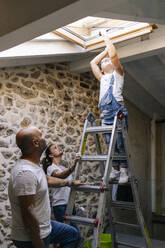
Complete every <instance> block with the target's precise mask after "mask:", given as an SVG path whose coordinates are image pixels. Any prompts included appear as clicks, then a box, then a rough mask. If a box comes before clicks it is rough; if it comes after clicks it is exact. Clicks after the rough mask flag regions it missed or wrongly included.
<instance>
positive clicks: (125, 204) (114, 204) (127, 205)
mask: <svg viewBox="0 0 165 248" xmlns="http://www.w3.org/2000/svg"><path fill="white" fill-rule="evenodd" d="M111 205H112V207H115V208H124V209H132V210H135V203H134V202H126V201H112V203H111Z"/></svg>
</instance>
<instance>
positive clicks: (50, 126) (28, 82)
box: [0, 64, 98, 248]
mask: <svg viewBox="0 0 165 248" xmlns="http://www.w3.org/2000/svg"><path fill="white" fill-rule="evenodd" d="M97 89H98V86H97V84H96V82H95V81H93V78H92V77H91V75H90V74H86V75H85V74H84V75H74V74H71V73H70V72H69V71H67V67H66V66H65V65H62V64H60V65H50V64H49V65H42V66H28V67H21V68H9V69H1V70H0V160H1V163H0V203H1V204H0V246H1V247H4V248H5V247H7V244H8V247H10V241H8V239H9V237H10V236H9V233H10V228H9V225H10V216H11V212H10V206H9V202H8V195H7V185H8V179H9V176H10V171H11V169H12V167H13V165H14V162H15V160H16V159H17V158H18V157H19V156H20V152H19V150H18V149H17V148H16V145H15V134H16V132H17V131H18V130H19V129H20V128H21V127H25V126H28V125H35V126H37V127H38V128H39V129H41V130H42V131H43V133H44V135H45V137H46V140H47V141H48V142H49V141H52V142H58V144H60V145H62V146H63V148H64V151H65V156H64V159H65V160H67V161H68V162H69V164H70V163H71V162H72V159H73V158H74V156H75V153H76V152H77V151H78V148H79V144H80V138H81V133H82V129H83V125H84V119H85V117H86V115H87V114H88V113H89V112H90V111H92V112H93V113H95V114H96V116H98V109H97V105H98V92H97ZM90 146H92V144H90Z"/></svg>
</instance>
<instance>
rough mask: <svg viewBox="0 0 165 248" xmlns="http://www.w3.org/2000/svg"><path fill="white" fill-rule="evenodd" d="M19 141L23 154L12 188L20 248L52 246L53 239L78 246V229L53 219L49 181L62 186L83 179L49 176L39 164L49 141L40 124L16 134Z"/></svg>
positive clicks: (15, 234) (13, 174)
mask: <svg viewBox="0 0 165 248" xmlns="http://www.w3.org/2000/svg"><path fill="white" fill-rule="evenodd" d="M16 143H17V146H18V147H19V148H20V150H21V152H22V156H21V158H20V159H19V160H18V161H17V162H16V165H15V166H14V168H13V170H12V172H11V177H10V181H9V189H8V192H9V200H10V203H11V210H12V232H11V237H12V240H13V242H14V244H15V245H16V247H18V248H48V247H49V244H50V243H52V242H53V243H55V244H57V243H58V244H60V247H64V248H75V247H77V244H78V241H79V238H80V236H79V233H78V231H77V230H76V229H75V228H74V227H72V226H70V225H66V224H63V223H59V222H56V221H51V220H50V214H51V210H50V202H49V194H48V184H49V185H51V186H55V187H62V186H71V185H79V184H81V182H80V181H78V180H77V181H72V182H70V181H67V180H63V179H57V178H55V177H49V176H48V177H47V178H46V176H45V173H44V172H43V170H42V168H41V167H40V165H39V161H40V157H41V154H42V153H43V151H44V150H45V148H46V142H45V139H44V137H43V136H42V133H41V132H40V130H39V129H37V128H36V127H28V128H23V129H21V130H20V131H19V132H18V133H17V135H16Z"/></svg>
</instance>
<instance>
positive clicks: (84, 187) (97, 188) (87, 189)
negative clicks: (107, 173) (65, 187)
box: [72, 185, 108, 193]
mask: <svg viewBox="0 0 165 248" xmlns="http://www.w3.org/2000/svg"><path fill="white" fill-rule="evenodd" d="M72 188H73V189H74V190H76V191H83V192H95V193H99V192H104V191H105V190H108V188H107V187H105V186H104V185H100V186H93V185H80V186H72Z"/></svg>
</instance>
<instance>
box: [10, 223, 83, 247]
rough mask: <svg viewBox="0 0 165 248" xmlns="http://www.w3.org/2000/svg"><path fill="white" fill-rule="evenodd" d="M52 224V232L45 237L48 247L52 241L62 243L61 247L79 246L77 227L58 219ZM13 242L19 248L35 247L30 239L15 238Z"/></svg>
mask: <svg viewBox="0 0 165 248" xmlns="http://www.w3.org/2000/svg"><path fill="white" fill-rule="evenodd" d="M51 225H52V230H51V233H50V234H49V235H48V236H47V237H46V238H44V239H43V241H44V243H45V247H46V248H48V247H49V244H50V243H54V244H60V248H76V247H77V245H78V243H79V233H78V231H77V230H76V228H74V227H72V226H70V225H67V224H63V223H59V222H57V221H51ZM13 243H14V245H15V246H16V247H17V248H34V246H33V244H32V242H30V241H18V240H13Z"/></svg>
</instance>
